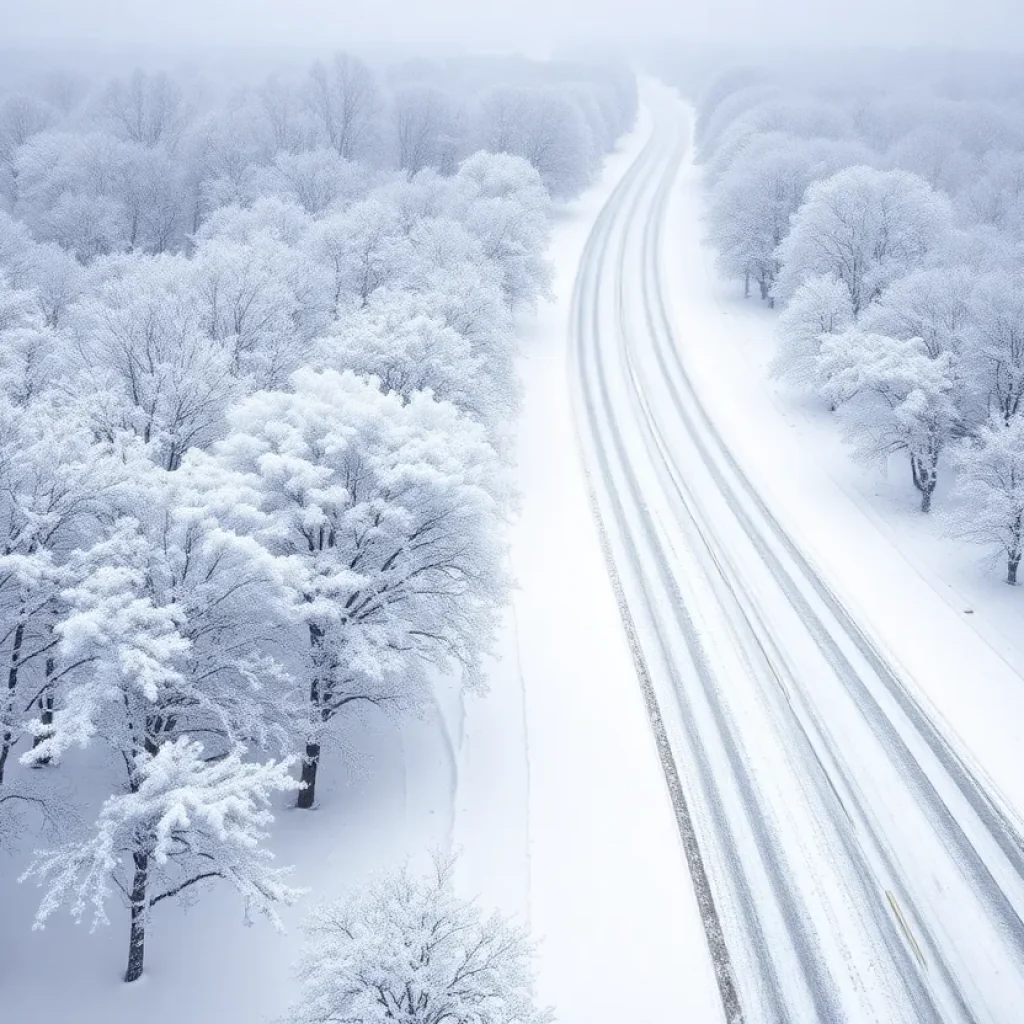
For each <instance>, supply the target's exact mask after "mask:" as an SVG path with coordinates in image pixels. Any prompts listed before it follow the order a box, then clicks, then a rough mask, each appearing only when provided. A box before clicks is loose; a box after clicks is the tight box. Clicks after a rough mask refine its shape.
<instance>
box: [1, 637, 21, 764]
mask: <svg viewBox="0 0 1024 1024" xmlns="http://www.w3.org/2000/svg"><path fill="white" fill-rule="evenodd" d="M24 640H25V623H24V622H19V623H18V625H17V626H16V627H15V630H14V643H13V644H12V646H11V667H10V668H9V669H8V671H7V704H8V706H9V709H10V710H11V711H13V709H14V691H15V690H16V689H17V688H18V669H19V667H20V665H21V645H22V643H24ZM13 749H14V732H13V731H12V730H11V729H4V731H3V735H2V736H0V784H2V783H3V781H4V771H5V769H6V767H7V758H9V757H10V756H11V751H12V750H13Z"/></svg>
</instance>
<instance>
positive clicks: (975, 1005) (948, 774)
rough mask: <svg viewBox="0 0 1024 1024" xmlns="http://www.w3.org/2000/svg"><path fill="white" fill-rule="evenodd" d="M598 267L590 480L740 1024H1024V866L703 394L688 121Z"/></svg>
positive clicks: (665, 111)
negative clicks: (668, 295)
mask: <svg viewBox="0 0 1024 1024" xmlns="http://www.w3.org/2000/svg"><path fill="white" fill-rule="evenodd" d="M650 110H651V114H652V118H653V129H652V133H651V137H650V141H649V142H648V144H647V146H646V148H645V149H644V150H643V152H642V153H641V154H640V156H639V157H638V158H637V160H636V162H635V163H634V164H633V165H632V167H631V168H630V170H629V171H628V172H627V174H626V175H625V177H624V178H623V180H622V181H621V183H620V184H619V186H618V188H617V189H616V191H615V192H614V193H613V195H612V196H611V198H610V200H609V201H608V203H607V205H606V207H605V208H604V210H603V211H602V213H601V215H600V217H599V219H598V221H597V223H596V224H595V227H594V229H593V232H592V234H591V237H590V239H589V241H588V243H587V247H586V250H585V252H584V255H583V260H582V263H581V266H580V270H579V274H578V277H577V281H576V288H575V293H574V297H573V311H572V332H573V338H572V349H571V359H572V364H573V365H572V378H573V380H574V386H575V394H574V402H575V409H576V415H577V422H578V429H579V435H580V442H581V447H582V453H583V458H584V463H585V466H586V468H587V472H588V477H589V480H590V485H591V490H592V499H593V502H594V506H595V510H596V513H597V516H598V520H599V523H600V526H601V531H602V536H603V539H604V543H605V548H606V554H607V557H608V561H609V568H610V571H611V573H612V577H613V581H614V583H615V586H616V591H617V594H618V598H619V604H620V609H621V611H622V614H623V618H624V621H625V624H626V628H627V632H628V634H629V637H630V641H631V644H632V646H633V653H634V658H635V660H636V663H637V667H638V675H639V677H640V681H641V685H642V686H643V688H644V694H645V698H646V700H647V704H648V710H649V712H650V714H651V720H652V726H653V728H654V732H655V738H656V740H657V742H658V746H659V751H660V754H661V758H662V763H663V766H664V768H665V773H666V779H667V782H668V785H669V790H670V793H671V795H672V798H673V804H674V807H675V811H676V819H677V822H678V824H679V830H680V835H681V838H682V840H683V845H684V849H685V851H686V855H687V860H688V863H689V866H690V870H691V874H692V876H693V880H694V885H695V888H696V890H697V896H698V903H699V905H700V907H701V913H702V918H703V922H704V926H705V932H706V934H707V937H708V945H709V949H710V951H711V955H712V958H713V960H714V964H715V972H716V977H717V981H718V986H719V991H720V993H721V996H722V1003H723V1009H724V1016H725V1018H726V1019H727V1020H728V1021H730V1024H733V1022H735V1024H738V1022H740V1021H742V1022H745V1024H760V1022H765V1024H777V1022H784V1024H796V1022H800V1024H803V1022H807V1024H819V1022H820V1024H833V1022H850V1024H862V1022H870V1021H877V1022H879V1024H903V1022H906V1024H931V1022H956V1024H960V1022H976V1024H1018V1022H1022V1021H1024V843H1022V841H1021V837H1020V836H1019V835H1018V834H1017V832H1016V831H1015V829H1014V827H1013V825H1012V824H1011V823H1010V822H1009V821H1008V820H1007V818H1006V817H1005V815H1004V814H1003V813H1002V812H1001V810H1000V808H999V807H998V806H997V804H996V803H995V802H994V801H993V800H992V799H991V798H990V797H989V796H988V795H987V794H986V792H985V789H984V788H983V786H982V784H981V783H980V782H979V780H978V779H976V778H975V776H974V775H973V774H972V772H971V771H970V769H969V768H968V766H967V765H966V764H965V763H964V762H963V761H962V760H961V758H960V757H959V756H958V755H957V753H956V751H955V749H954V748H953V747H952V746H951V745H950V744H949V743H948V742H947V741H946V739H945V738H944V737H943V735H942V734H941V733H940V732H939V730H938V729H937V728H936V727H935V726H934V724H933V723H932V722H931V720H930V719H929V717H928V715H927V714H926V713H925V711H924V710H923V709H922V707H921V706H920V705H919V704H918V703H917V701H916V700H915V698H914V697H913V693H912V688H910V687H908V686H907V685H906V684H905V683H904V681H903V680H902V679H901V677H900V675H899V673H898V672H897V671H896V670H894V669H893V668H892V667H891V666H890V665H889V664H887V662H886V659H885V657H884V656H883V654H882V653H881V652H880V651H879V650H878V649H877V648H876V647H875V646H874V645H873V644H872V642H871V640H870V638H869V637H868V636H867V635H866V634H865V633H864V632H863V631H862V630H861V629H860V628H859V627H858V625H857V623H856V622H855V621H854V620H853V618H852V617H851V616H850V614H849V613H848V612H847V611H846V610H845V608H844V606H843V603H842V600H841V598H840V597H839V596H838V595H837V594H835V593H833V592H832V591H831V590H830V589H829V587H828V585H827V584H826V582H825V581H824V580H823V578H822V577H821V575H820V574H819V573H818V572H817V571H816V570H815V568H814V566H813V565H812V564H811V563H810V562H809V561H808V559H807V558H806V557H805V556H804V555H803V554H802V553H801V551H800V547H799V545H798V544H797V543H796V542H795V541H794V540H793V539H792V538H791V537H789V536H787V534H786V532H785V530H784V529H783V527H782V526H781V525H780V524H779V522H778V521H777V520H776V519H775V518H774V517H773V515H772V512H771V510H770V509H769V508H768V507H767V505H766V504H765V502H764V501H763V500H762V499H761V497H760V496H759V495H758V493H757V492H756V490H755V489H754V488H753V487H752V486H751V483H750V482H749V480H748V479H747V477H746V476H745V475H744V472H743V469H742V467H741V466H739V465H738V464H737V462H736V460H735V459H734V458H733V456H732V454H731V453H730V452H729V450H728V448H727V447H726V445H725V444H724V442H723V440H722V437H721V436H720V434H719V433H718V431H717V430H716V428H715V425H714V422H713V420H712V419H711V417H710V416H709V415H708V413H707V411H706V410H705V409H704V407H703V406H702V404H701V401H700V397H699V395H698V394H697V393H696V392H695V390H694V388H693V386H692V384H691V381H690V378H689V377H688V375H687V369H686V365H685V359H684V358H683V357H682V355H681V353H680V349H679V346H678V344H677V338H678V337H680V336H681V332H684V331H686V329H687V325H686V323H685V321H684V320H681V322H673V320H672V317H671V316H670V315H669V313H668V312H667V310H668V309H669V308H670V307H669V304H668V303H667V301H666V299H665V288H666V287H668V282H667V280H666V274H665V271H664V268H663V259H662V256H663V250H664V239H665V235H664V228H665V224H666V220H667V218H668V211H669V209H670V199H671V195H672V189H673V186H674V184H675V183H676V181H677V179H678V177H679V173H680V170H681V168H682V167H683V166H684V164H685V162H686V161H687V160H689V159H690V133H691V126H690V120H689V114H688V111H687V109H686V108H685V107H683V106H682V104H680V103H678V102H676V101H674V100H673V99H671V98H669V97H668V96H667V95H666V94H661V93H657V94H653V95H652V97H651V99H650Z"/></svg>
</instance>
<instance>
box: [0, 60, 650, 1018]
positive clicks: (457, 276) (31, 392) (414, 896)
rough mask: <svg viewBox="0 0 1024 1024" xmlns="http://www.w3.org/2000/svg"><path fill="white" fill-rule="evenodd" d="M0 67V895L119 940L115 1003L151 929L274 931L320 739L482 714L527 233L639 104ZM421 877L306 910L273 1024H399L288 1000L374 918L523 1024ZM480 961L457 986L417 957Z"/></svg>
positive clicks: (498, 965) (386, 79)
mask: <svg viewBox="0 0 1024 1024" xmlns="http://www.w3.org/2000/svg"><path fill="white" fill-rule="evenodd" d="M17 71H18V74H17V75H15V74H14V72H13V71H11V72H9V73H7V74H5V85H6V88H7V92H6V94H5V95H3V96H2V98H0V481H2V486H0V509H2V517H0V524H2V526H0V529H2V530H3V534H4V537H3V552H2V554H0V615H2V618H3V623H2V627H0V660H2V662H3V675H4V684H3V686H2V690H0V858H2V860H0V865H2V868H0V870H2V871H3V873H4V874H5V876H6V875H9V874H10V872H11V871H15V872H16V873H20V874H21V876H22V880H23V882H24V884H25V885H26V886H29V885H38V886H39V889H38V895H39V899H40V905H39V912H38V923H39V924H44V923H46V922H47V920H48V919H50V918H51V915H54V914H57V913H58V912H65V911H69V912H70V914H71V915H73V916H74V917H75V918H78V919H84V922H85V924H86V927H85V928H82V929H79V930H78V931H77V933H76V936H77V941H78V942H80V943H88V942H90V941H94V940H93V939H92V938H91V937H90V931H89V926H95V925H97V924H107V923H108V919H109V923H110V924H111V925H112V926H113V928H115V929H118V930H121V929H123V932H124V938H125V942H124V948H125V949H126V951H127V966H126V968H125V969H124V977H125V980H126V981H134V980H135V979H138V978H139V977H140V975H142V973H143V970H144V968H148V967H149V966H150V960H149V959H147V957H146V939H147V935H148V934H149V931H150V930H151V929H152V930H156V929H159V927H160V923H159V922H160V913H161V911H162V910H163V906H164V904H165V901H182V900H183V901H187V902H192V901H194V900H196V899H202V898H205V894H206V893H207V892H208V891H210V890H211V889H212V888H216V885H215V883H218V884H219V886H220V887H227V888H231V889H233V890H235V891H236V892H237V894H238V898H239V900H240V901H241V903H242V904H243V905H244V908H245V914H246V917H247V918H249V917H264V918H267V919H268V920H269V921H270V922H271V923H277V922H278V920H279V914H278V912H279V908H281V907H283V906H288V905H290V904H292V903H294V902H295V901H296V900H298V899H299V897H300V896H301V895H302V894H303V890H304V884H305V883H304V880H303V879H302V878H301V877H290V876H289V874H288V868H287V865H286V864H278V863H277V862H276V861H275V860H274V859H273V857H272V855H271V853H270V849H269V847H268V841H269V840H270V839H271V833H272V824H273V821H274V815H275V813H276V812H277V811H278V810H279V809H280V808H281V807H282V806H283V805H284V803H285V802H286V801H287V802H290V803H292V804H293V805H295V806H297V808H300V809H303V810H304V811H308V810H310V809H313V808H315V807H316V805H317V788H316V787H317V784H318V782H319V781H320V780H321V776H322V774H323V772H324V771H326V770H329V769H327V768H325V767H324V763H325V761H329V762H330V765H332V766H333V765H336V764H338V763H339V761H342V762H343V761H344V758H345V751H344V750H343V749H335V748H334V747H333V746H332V745H333V744H335V743H336V726H337V725H338V723H339V721H341V720H342V719H344V718H346V716H349V715H352V714H357V713H359V712H360V711H363V710H365V709H373V710H374V711H375V712H380V713H382V714H386V715H391V716H401V715H412V714H416V713H417V712H418V711H419V709H420V708H421V707H422V706H423V704H424V702H425V701H427V700H428V697H429V693H430V691H431V687H432V686H433V685H434V680H435V678H436V677H437V675H438V673H447V674H449V675H451V674H455V675H456V676H457V678H458V679H459V680H460V684H461V686H462V687H463V688H465V689H466V690H467V691H472V690H479V689H480V688H481V686H482V682H483V681H482V678H481V660H482V659H483V658H484V657H485V656H486V655H487V654H488V652H489V650H490V647H491V644H492V641H493V637H494V633H495V625H496V622H497V618H498V615H499V613H500V611H501V608H502V605H503V603H504V601H505V598H506V591H507V587H508V583H509V580H508V573H507V566H506V563H505V558H504V533H503V530H504V524H505V522H506V520H507V518H508V515H509V512H510V509H511V508H513V507H514V504H515V500H516V496H515V493H514V486H513V483H512V480H511V474H510V472H509V466H510V459H511V453H510V436H511V432H512V428H513V426H514V421H515V417H516V411H517V406H518V402H519V388H518V385H517V379H516V363H515V361H516V333H515V329H516V325H517V323H518V322H519V321H520V320H521V319H522V318H524V317H528V316H529V315H530V314H531V311H532V310H533V309H534V308H535V306H536V304H537V302H538V300H539V299H541V298H542V297H544V296H546V295H547V294H548V291H549V283H550V276H551V270H550V267H549V264H548V261H547V257H546V248H547V244H548V237H549V231H550V225H551V222H552V217H553V215H554V210H555V207H556V206H557V204H560V203H563V202H565V201H567V200H571V199H573V198H575V197H576V196H578V195H579V194H580V193H581V191H582V190H583V189H584V188H585V187H586V186H587V185H588V183H589V182H591V180H592V179H593V177H594V175H595V173H596V171H597V169H598V168H599V166H600V164H601V162H602V159H603V157H604V156H605V154H607V153H608V152H609V151H610V150H612V148H613V147H614V146H615V144H616V140H617V139H618V138H619V137H620V136H621V135H622V134H623V133H624V132H625V131H627V130H628V129H629V128H630V126H631V125H632V123H633V121H634V119H635V116H636V111H637V94H636V87H635V83H634V80H633V77H632V75H631V74H630V73H628V72H626V71H624V70H620V69H616V68H614V67H606V66H598V65H591V64H587V63H582V62H574V61H562V62H559V61H554V62H531V61H528V60H526V59H513V58H507V57H500V58H499V57H494V58H488V57H478V58H461V59H451V60H443V61H435V62H430V61H414V62H406V63H400V64H394V65H389V66H381V65H371V64H369V63H367V62H365V61H363V60H362V59H360V58H359V57H357V56H354V55H351V54H348V53H337V54H334V55H325V56H324V57H323V58H322V59H320V60H318V61H316V62H315V63H313V64H312V66H306V67H302V68H297V67H289V68H286V69H283V70H282V69H277V70H276V71H275V72H274V73H272V74H271V73H269V72H268V73H267V74H266V76H265V77H262V78H261V79H259V80H253V81H249V82H242V83H237V82H230V81H225V80H224V75H223V74H219V73H210V74H206V73H204V72H201V71H196V70H195V68H192V69H191V70H190V71H188V72H187V73H185V72H181V73H179V72H176V71H175V70H173V69H171V70H167V69H159V68H140V69H137V70H133V71H130V72H128V73H126V74H124V75H120V76H117V77H114V78H109V79H108V78H106V77H105V76H103V75H99V74H97V75H95V76H92V77H90V76H88V75H82V74H80V73H79V72H78V71H74V72H69V71H61V70H50V69H47V70H45V71H42V70H40V71H37V70H35V69H32V68H28V69H24V68H21V69H17ZM13 78H17V79H18V80H17V81H12V80H11V79H13ZM328 753H330V755H331V756H330V757H328ZM79 775H82V776H83V777H86V776H87V777H88V778H89V779H90V780H93V781H94V780H97V779H99V780H102V782H101V783H100V784H99V786H100V788H99V789H96V787H95V786H92V785H90V786H88V787H87V786H78V785H76V779H77V778H78V776H79ZM313 827H315V826H313ZM12 865H16V867H12ZM432 877H433V880H432V881H430V880H429V879H428V881H424V880H423V879H421V878H419V877H418V876H417V877H413V876H409V875H405V876H402V877H401V878H398V879H393V880H391V881H390V882H389V883H388V884H387V885H386V886H385V887H384V888H383V889H380V890H379V891H375V892H371V893H369V894H366V895H365V896H364V897H362V898H361V899H362V903H361V904H360V907H361V909H359V908H357V909H359V914H358V915H357V920H358V921H359V922H361V923H360V924H359V925H358V927H356V926H353V925H351V924H346V921H347V920H348V919H347V918H345V917H344V914H345V913H347V911H346V910H345V908H337V907H335V908H327V909H325V910H323V911H322V913H321V915H320V917H319V918H318V924H317V928H318V929H319V932H318V933H317V934H318V935H319V936H320V939H319V941H318V942H317V944H316V949H317V951H318V953H317V956H318V957H319V958H320V960H319V961H312V962H310V963H309V964H308V965H307V968H308V972H309V979H310V980H309V983H310V985H311V986H312V989H311V990H315V991H316V992H317V998H318V1000H319V1002H318V1003H316V1004H315V1005H314V1004H311V1003H308V1002H307V1004H305V1006H304V1007H303V1010H302V1016H301V1019H302V1020H303V1021H307V1020H308V1021H320V1020H328V1019H330V1020H336V1019H339V1018H338V1017H337V1016H335V1014H337V1013H339V1012H342V1011H343V1010H344V1012H342V1016H344V1017H345V1019H360V1020H363V1019H367V1020H369V1019H371V1018H370V1017H369V1016H367V1017H363V1016H359V1017H358V1018H357V1017H356V1016H354V1014H356V1013H357V1012H358V1011H359V1007H360V1006H363V1007H364V1009H365V1005H364V1004H368V1002H374V1003H375V1005H378V1004H379V1005H378V1009H377V1011H375V1012H378V1013H383V1010H381V1009H380V1005H385V1004H386V1003H387V1000H392V1002H393V1005H391V1004H387V1005H385V1009H388V1007H389V1006H390V1009H388V1012H387V1013H386V1015H385V1016H386V1017H387V1018H388V1019H391V1018H392V1017H396V1016H398V1017H401V1019H409V1020H412V1019H416V1020H420V1019H423V1020H426V1019H428V1018H427V1017H421V1016H418V1015H415V1016H413V1015H409V1016H403V1015H402V1014H403V1013H408V1014H412V1012H413V1011H412V1009H411V1008H410V1007H404V1009H403V1000H408V999H412V998H413V996H412V995H411V994H409V993H407V992H405V991H401V990H396V991H395V992H392V993H389V994H387V996H386V997H385V995H384V994H383V992H382V989H381V986H383V985H384V984H385V982H384V981H381V980H380V979H377V980H376V981H374V982H373V984H372V985H371V983H370V982H369V981H368V982H367V988H366V990H365V991H362V992H361V993H355V992H352V991H350V990H346V991H344V992H337V993H334V996H332V994H331V992H329V991H327V990H325V989H324V985H323V979H322V978H320V977H319V976H318V975H317V963H318V962H322V961H323V957H324V955H325V953H324V951H325V950H327V949H328V948H333V949H334V950H335V952H336V954H337V956H338V957H342V958H344V957H348V958H350V961H349V962H350V963H352V964H355V966H353V967H352V970H353V971H356V969H357V967H358V962H357V961H358V958H359V957H362V958H363V960H362V961H359V962H362V963H363V964H364V965H366V966H367V969H369V966H371V965H372V966H373V968H374V969H380V970H381V971H383V970H385V968H386V964H385V963H384V960H385V955H386V953H387V951H388V950H392V949H394V948H396V947H395V945H394V944H395V943H398V945H399V946H400V944H401V941H402V935H403V933H402V928H404V927H408V926H410V922H418V926H419V927H423V928H428V927H429V928H433V930H434V931H433V932H432V934H433V935H434V938H435V939H436V942H435V944H434V945H433V946H431V948H432V949H433V950H434V953H435V959H434V962H433V964H432V965H431V967H430V971H431V972H432V973H431V975H430V979H429V980H430V982H431V983H433V984H434V985H435V987H438V988H444V989H445V991H446V992H447V997H448V998H450V999H453V1000H459V999H461V1000H464V1001H472V1000H474V999H478V1000H481V1001H487V1000H491V1001H492V1002H493V1000H495V999H496V998H497V997H496V996H495V994H494V993H495V992H500V993H501V994H502V999H504V1000H506V1001H507V1003H503V1004H502V1005H503V1007H504V1008H503V1009H501V1012H499V1011H498V1009H495V1007H494V1005H492V1006H491V1011H490V1013H491V1015H490V1016H486V1017H483V1016H481V1017H479V1018H477V1017H474V1018H473V1019H480V1020H484V1019H486V1020H494V1021H498V1020H501V1021H505V1020H513V1019H514V1020H516V1021H527V1020H529V1021H538V1022H539V1021H542V1020H545V1019H547V1017H546V1013H545V1011H542V1010H539V1009H537V1010H535V1009H534V1008H532V1006H531V1005H530V996H529V968H528V960H529V956H528V943H527V940H526V937H525V936H524V935H523V934H521V933H519V932H518V931H515V930H514V929H512V928H511V926H505V925H504V924H502V923H501V922H493V921H492V922H488V921H486V920H485V919H484V918H483V917H482V916H481V915H480V913H479V911H478V910H477V909H476V908H475V907H473V906H469V905H467V904H463V903H461V902H460V901H459V900H458V898H457V897H456V896H455V895H454V893H453V891H452V883H451V866H450V865H449V864H445V863H439V864H438V865H437V870H436V873H435V876H432ZM313 896H314V897H315V893H314V894H313ZM353 928H355V931H353ZM356 932H358V935H357V934H356ZM478 933H479V938H478V941H476V943H475V945H474V944H473V943H469V944H468V948H471V949H472V950H473V956H474V958H475V959H473V960H472V961H470V962H463V961H462V960H460V957H462V956H463V955H464V954H465V950H466V948H467V942H466V941H463V940H462V939H460V940H459V941H460V942H461V945H453V942H454V940H453V938H452V936H455V935H459V936H462V935H465V934H470V935H474V934H478ZM331 942H333V943H334V946H333V947H332V946H330V943H331ZM388 943H391V944H392V945H391V946H388ZM342 947H344V949H342ZM336 962H337V961H331V963H336ZM0 970H2V969H0ZM446 972H447V973H446ZM496 978H497V979H498V982H500V984H499V983H498V982H496V980H495V979H496ZM424 984H425V985H427V989H426V990H425V991H432V990H430V989H429V984H428V983H427V982H425V983H424ZM488 986H490V987H489V988H488ZM335 996H336V1000H335V1001H334V1002H332V998H334V997H335ZM416 998H417V999H419V998H420V995H419V994H417V996H416ZM423 998H426V995H423ZM381 1000H385V1004H381ZM0 1005H2V1001H0ZM481 1005H482V1003H481ZM489 1005H490V1004H489ZM339 1007H341V1009H339ZM392 1011H393V1012H392ZM432 1012H434V1011H432ZM2 1015H3V1014H2V1011H0V1016H2ZM296 1019H298V1018H296ZM372 1019H374V1020H376V1019H378V1018H377V1017H373V1018H372ZM380 1019H384V1018H383V1017H381V1018H380ZM429 1019H431V1020H441V1019H445V1018H444V1014H443V1012H442V1015H441V1016H431V1017H430V1018H429ZM458 1019H460V1020H461V1019H464V1018H463V1017H461V1016H460V1017H459V1018H458Z"/></svg>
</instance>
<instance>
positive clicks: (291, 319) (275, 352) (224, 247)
mask: <svg viewBox="0 0 1024 1024" xmlns="http://www.w3.org/2000/svg"><path fill="white" fill-rule="evenodd" d="M189 269H190V271H191V274H190V275H189V281H188V286H187V287H188V291H187V295H188V298H189V300H190V301H191V303H192V304H193V306H194V309H195V312H196V314H197V316H198V323H199V326H200V329H201V330H202V331H203V333H204V334H205V335H206V337H207V338H209V340H210V341H211V342H212V343H213V345H212V348H213V349H214V350H215V351H221V352H223V353H224V354H226V355H227V358H228V360H229V363H228V365H229V369H230V373H231V375H232V376H233V377H235V378H237V379H239V382H240V385H241V387H242V389H244V390H256V389H257V388H261V387H274V386H275V385H279V384H281V383H282V382H283V381H284V380H285V378H286V377H287V375H288V373H290V372H291V370H292V369H294V367H295V365H296V361H297V359H298V356H299V345H300V342H301V341H302V339H303V335H304V331H305V328H306V322H307V321H306V316H307V311H306V310H305V308H304V305H303V301H302V299H303V294H302V293H303V291H304V289H305V287H306V286H305V282H304V274H305V270H304V268H302V267H300V266H299V263H298V261H297V259H296V257H295V253H294V252H293V250H292V249H291V248H290V247H289V246H288V245H286V244H285V243H283V242H281V241H279V240H278V239H276V238H274V237H272V236H271V235H270V234H268V233H263V232H259V233H256V234H253V235H251V236H250V237H248V238H246V239H245V240H244V241H234V240H232V239H229V238H224V237H219V238H209V239H206V240H204V241H203V242H202V244H201V245H200V246H199V247H198V249H197V251H196V254H195V257H194V258H193V259H192V260H191V262H190V265H189ZM238 392H239V387H238V386H236V387H235V388H234V393H238Z"/></svg>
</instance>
